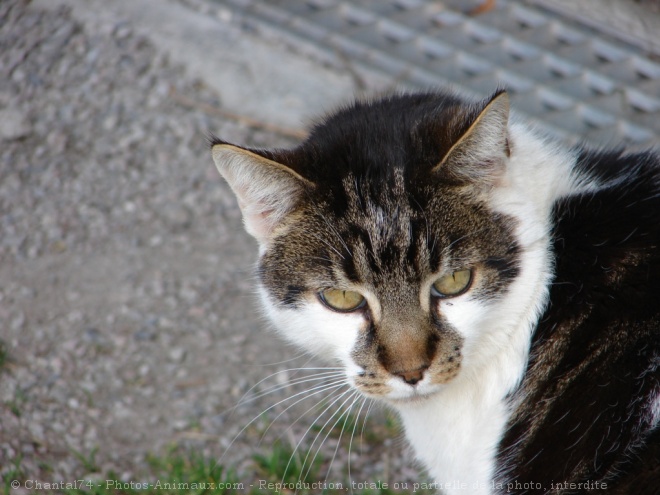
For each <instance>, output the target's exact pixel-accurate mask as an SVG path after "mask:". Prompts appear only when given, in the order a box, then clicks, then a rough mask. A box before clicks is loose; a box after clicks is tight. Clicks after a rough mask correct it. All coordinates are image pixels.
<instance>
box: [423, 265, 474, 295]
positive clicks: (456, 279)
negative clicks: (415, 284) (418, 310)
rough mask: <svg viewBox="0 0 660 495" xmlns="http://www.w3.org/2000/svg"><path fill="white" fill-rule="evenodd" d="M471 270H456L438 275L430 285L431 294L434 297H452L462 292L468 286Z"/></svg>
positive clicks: (470, 279)
mask: <svg viewBox="0 0 660 495" xmlns="http://www.w3.org/2000/svg"><path fill="white" fill-rule="evenodd" d="M470 282H472V270H470V269H469V268H468V269H465V270H456V271H455V272H452V273H450V274H448V275H444V276H442V277H440V278H439V279H438V280H436V281H435V283H434V284H433V285H432V286H431V294H433V295H434V296H436V297H454V296H458V295H460V294H462V293H463V292H465V291H466V290H468V288H469V287H470Z"/></svg>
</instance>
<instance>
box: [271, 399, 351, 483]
mask: <svg viewBox="0 0 660 495" xmlns="http://www.w3.org/2000/svg"><path fill="white" fill-rule="evenodd" d="M351 391H352V389H348V390H346V391H344V392H342V393H341V394H340V395H339V396H338V397H337V398H336V399H334V400H333V401H332V402H331V403H330V404H328V405H327V406H326V407H325V409H323V411H321V413H320V414H319V415H318V416H317V417H316V418H317V419H316V420H314V421H312V424H311V425H310V426H309V427H308V428H307V430H305V433H303V434H302V436H301V437H300V440H298V443H296V446H295V447H294V449H293V452H292V453H291V457H289V462H287V464H286V467H285V468H284V472H283V473H282V483H283V482H284V478H285V477H286V473H287V471H288V470H289V466H290V465H291V461H292V460H293V456H294V455H295V453H296V452H297V451H298V448H299V447H300V444H301V443H302V441H303V440H304V439H305V437H306V436H307V434H308V433H309V431H310V430H311V429H312V427H313V426H314V424H315V423H316V421H317V420H318V418H320V417H321V416H323V414H325V412H326V411H327V410H328V409H330V408H331V407H332V406H333V405H334V404H336V403H337V402H338V401H339V400H341V398H342V397H343V396H345V395H346V394H348V393H349V392H351ZM355 393H356V392H355V391H353V394H355ZM353 394H351V396H349V398H348V399H346V400H349V399H350V397H352V395H353ZM344 403H345V402H344ZM335 414H337V412H336V411H335V412H334V413H333V414H332V416H330V419H332V417H334V415H335ZM328 421H329V420H328ZM327 423H328V422H326V423H325V424H327ZM325 424H324V425H323V427H322V429H323V428H325ZM312 445H313V443H312ZM308 455H309V453H308ZM306 459H307V457H305V461H303V465H302V467H301V471H302V470H303V469H304V466H305V463H306ZM312 462H313V461H312ZM307 474H309V473H307Z"/></svg>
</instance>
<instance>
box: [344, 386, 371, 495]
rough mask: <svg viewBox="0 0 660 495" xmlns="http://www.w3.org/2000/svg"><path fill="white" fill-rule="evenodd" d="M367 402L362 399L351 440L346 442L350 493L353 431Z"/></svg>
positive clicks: (365, 399)
mask: <svg viewBox="0 0 660 495" xmlns="http://www.w3.org/2000/svg"><path fill="white" fill-rule="evenodd" d="M367 400H368V399H367V397H362V404H361V405H360V409H358V412H357V419H356V420H355V424H354V425H353V431H352V432H351V439H350V441H349V442H348V483H349V486H351V493H353V489H352V486H353V484H352V483H351V481H352V477H351V447H352V446H353V439H354V438H355V430H356V429H357V425H358V422H359V421H358V420H359V418H360V413H361V412H362V408H363V407H364V405H365V404H366V403H367ZM352 407H353V406H351V408H352ZM362 430H364V424H363V426H362Z"/></svg>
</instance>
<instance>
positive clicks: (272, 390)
mask: <svg viewBox="0 0 660 495" xmlns="http://www.w3.org/2000/svg"><path fill="white" fill-rule="evenodd" d="M343 377H344V373H341V372H337V371H332V372H327V373H318V374H316V375H313V376H311V377H309V376H301V377H300V378H296V379H294V380H289V381H288V382H286V383H283V384H280V385H275V386H273V387H270V388H267V389H266V390H262V391H261V392H259V393H258V394H255V395H253V396H252V397H250V398H249V399H246V400H245V401H243V402H241V403H239V404H238V405H239V406H242V405H244V404H249V403H250V402H253V401H255V400H257V399H261V398H262V397H265V396H267V395H270V394H274V393H275V392H278V391H280V390H283V389H285V388H288V387H292V386H295V385H300V384H301V383H307V382H315V381H319V380H328V379H330V378H343Z"/></svg>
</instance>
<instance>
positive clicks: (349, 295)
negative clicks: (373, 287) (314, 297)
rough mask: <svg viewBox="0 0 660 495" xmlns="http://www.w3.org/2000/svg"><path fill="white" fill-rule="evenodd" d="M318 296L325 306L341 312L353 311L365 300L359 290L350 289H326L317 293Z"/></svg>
mask: <svg viewBox="0 0 660 495" xmlns="http://www.w3.org/2000/svg"><path fill="white" fill-rule="evenodd" d="M319 297H320V298H321V301H322V302H323V304H325V305H326V306H327V307H329V308H330V309H334V310H335V311H341V312H350V311H355V310H356V309H360V308H361V307H363V306H364V305H365V304H366V302H367V301H366V300H365V299H364V297H362V295H361V294H360V293H359V292H354V291H352V290H340V289H326V290H324V291H321V292H320V293H319Z"/></svg>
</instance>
